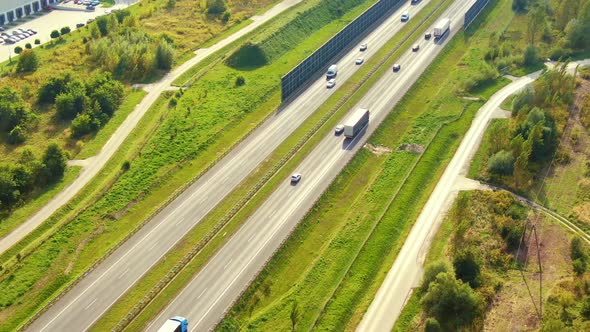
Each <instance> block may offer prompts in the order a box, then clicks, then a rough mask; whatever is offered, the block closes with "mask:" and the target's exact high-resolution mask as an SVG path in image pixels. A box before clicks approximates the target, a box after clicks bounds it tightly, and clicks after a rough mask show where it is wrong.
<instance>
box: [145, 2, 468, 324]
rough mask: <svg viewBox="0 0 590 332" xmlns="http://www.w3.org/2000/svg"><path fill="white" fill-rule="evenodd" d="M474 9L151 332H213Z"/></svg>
mask: <svg viewBox="0 0 590 332" xmlns="http://www.w3.org/2000/svg"><path fill="white" fill-rule="evenodd" d="M472 3H473V1H464V0H457V1H455V2H454V3H453V4H451V6H450V8H449V9H448V10H447V11H446V12H445V14H444V15H443V17H444V16H446V17H450V18H451V20H452V22H453V23H452V26H451V34H450V35H449V36H447V37H445V38H444V39H443V40H440V41H438V42H435V41H432V40H430V41H426V40H424V39H423V38H420V40H418V41H417V43H419V44H420V51H418V52H412V51H411V50H408V51H407V52H406V53H405V54H404V55H403V56H402V57H401V58H400V59H399V63H400V64H401V67H402V69H401V71H400V72H398V73H392V72H391V71H388V72H387V73H386V74H385V75H384V76H383V77H381V78H380V79H379V80H378V82H377V83H376V84H375V85H374V86H373V87H372V88H371V89H370V90H369V91H368V92H367V94H366V95H365V96H364V97H363V98H362V99H361V101H360V102H359V103H358V104H357V105H355V107H353V111H354V110H356V109H357V108H361V107H362V108H368V109H369V110H370V112H371V120H370V121H369V125H368V128H366V129H365V131H364V132H362V133H361V134H359V135H358V136H357V137H355V138H354V139H352V140H350V139H343V137H342V136H335V135H333V134H328V135H327V136H326V137H324V139H323V140H322V141H321V142H320V143H319V144H318V146H317V147H316V148H315V149H314V150H313V151H312V152H311V153H310V154H309V155H308V156H307V157H306V158H305V159H304V160H303V162H302V163H301V164H300V165H299V167H298V169H297V171H298V172H300V173H301V174H302V179H301V181H300V182H299V183H298V184H297V185H292V184H291V183H290V182H289V179H285V181H284V182H283V183H282V184H281V185H280V186H279V187H278V188H277V189H276V190H275V191H274V192H273V194H272V195H271V196H270V197H269V198H268V200H266V201H265V202H264V203H263V204H262V206H260V208H259V209H258V210H257V211H256V212H255V213H254V214H253V215H252V216H251V217H250V218H249V219H248V220H247V221H246V222H245V223H244V225H243V226H242V227H241V228H240V229H239V230H238V231H237V232H236V233H235V234H234V235H233V236H232V237H231V238H230V239H229V240H228V242H227V243H226V245H225V246H224V247H223V248H221V249H220V250H219V251H218V253H217V254H216V255H215V256H214V257H213V258H212V259H211V260H209V262H208V263H207V264H206V265H205V267H203V269H202V270H201V271H200V273H198V274H197V275H196V276H195V278H194V279H193V280H191V282H190V283H189V284H188V285H187V286H186V287H185V288H184V289H183V291H182V292H181V293H180V294H179V296H177V297H176V298H175V299H174V300H173V301H172V302H171V303H170V304H169V305H168V307H167V308H166V309H164V310H163V311H162V312H161V313H160V314H159V315H158V316H157V317H156V318H155V319H154V321H152V323H151V325H150V326H149V327H148V328H147V330H148V331H156V330H157V329H158V327H159V326H161V325H162V324H163V322H164V321H165V320H166V319H167V318H169V317H172V316H176V315H179V316H183V317H186V318H187V319H188V321H189V326H190V331H208V330H211V329H213V328H214V327H215V325H216V324H217V323H218V322H219V320H220V319H221V318H222V317H223V315H224V314H225V312H226V311H227V310H229V308H230V307H231V305H232V303H234V301H236V300H237V299H238V298H239V296H240V294H241V293H242V291H243V290H244V289H245V288H246V287H247V286H248V284H249V283H250V282H251V281H252V280H253V279H254V278H255V276H256V274H257V273H258V271H260V270H261V269H262V268H263V267H264V265H265V263H266V262H267V261H268V260H269V259H270V258H271V257H272V255H273V253H274V252H275V251H276V250H277V249H278V248H279V247H280V245H281V243H282V242H283V241H284V240H285V239H287V237H288V236H289V234H290V233H291V231H292V230H293V229H294V228H295V227H296V226H297V224H298V222H299V221H300V220H301V218H302V217H303V216H304V215H305V213H306V212H307V211H308V210H309V209H310V208H311V207H312V206H313V205H314V203H315V202H316V200H317V199H319V197H320V196H321V194H322V193H323V192H324V191H325V190H326V189H327V188H328V186H329V185H330V183H331V182H332V181H333V179H334V178H335V177H336V176H337V175H338V173H339V172H340V171H341V170H342V168H344V166H345V165H346V164H347V162H348V161H349V160H350V159H352V157H353V156H354V154H355V153H356V152H357V151H358V150H359V149H360V148H361V147H362V146H363V143H364V142H365V141H366V140H367V138H368V137H369V136H370V134H371V133H372V132H373V131H374V130H375V129H376V128H377V127H378V126H379V124H380V123H381V122H382V121H383V120H384V119H385V117H386V116H387V115H388V114H389V112H390V111H391V110H392V109H393V108H394V106H395V105H396V104H397V102H398V101H399V100H400V99H401V98H402V97H403V95H404V94H405V93H406V92H407V90H408V89H409V88H410V87H411V86H412V84H414V82H416V80H418V78H419V77H420V75H421V74H422V72H423V71H424V70H425V69H426V67H427V66H428V65H429V64H430V63H431V62H432V61H433V60H434V58H435V57H436V56H437V55H438V53H440V52H441V51H442V49H443V46H444V45H445V44H446V43H447V42H448V40H449V39H450V38H451V37H452V36H453V35H454V34H455V33H456V32H457V31H458V30H459V29H460V28H461V27H462V25H463V16H464V15H465V12H466V11H467V9H468V8H469V7H470V5H471V4H472Z"/></svg>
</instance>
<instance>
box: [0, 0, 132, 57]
mask: <svg viewBox="0 0 590 332" xmlns="http://www.w3.org/2000/svg"><path fill="white" fill-rule="evenodd" d="M138 1H139V0H122V1H117V4H116V5H115V6H113V7H109V8H103V7H102V6H100V5H99V6H97V7H96V9H95V10H94V11H90V10H86V9H85V7H86V6H85V5H76V4H74V0H71V1H69V2H67V3H60V4H58V6H57V7H58V8H63V9H54V10H52V11H50V12H43V15H40V16H31V17H29V19H28V20H27V21H25V22H23V23H21V24H19V25H17V26H14V27H10V28H9V29H8V28H7V27H5V28H7V29H6V31H4V32H5V33H7V34H9V35H13V31H16V30H18V29H24V30H28V29H32V30H34V31H36V32H37V34H34V35H32V36H30V37H27V38H25V39H23V40H20V41H18V42H16V43H14V44H5V43H2V44H0V62H4V61H6V60H8V59H9V57H10V56H12V57H14V56H15V55H16V54H15V53H14V48H15V47H16V46H20V47H22V48H23V49H24V48H25V44H27V43H30V44H31V45H32V46H33V47H38V46H39V45H35V43H34V42H35V39H39V40H40V41H41V44H44V43H46V42H48V41H50V40H51V37H50V34H51V31H53V30H58V31H59V30H60V29H61V28H63V27H65V26H68V27H70V29H72V31H74V30H76V24H78V23H84V24H86V23H87V21H88V20H89V19H94V18H96V17H97V16H100V15H105V12H106V13H108V12H110V11H112V10H116V9H121V8H125V7H127V6H129V5H131V4H133V3H135V2H138Z"/></svg>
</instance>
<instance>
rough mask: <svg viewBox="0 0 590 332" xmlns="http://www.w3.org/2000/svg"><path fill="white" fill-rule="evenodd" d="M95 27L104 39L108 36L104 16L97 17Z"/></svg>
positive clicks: (107, 26) (107, 27)
mask: <svg viewBox="0 0 590 332" xmlns="http://www.w3.org/2000/svg"><path fill="white" fill-rule="evenodd" d="M96 26H97V27H98V30H99V31H100V35H101V36H103V37H104V36H106V35H108V34H109V32H110V31H109V20H108V18H107V17H106V16H99V17H97V18H96Z"/></svg>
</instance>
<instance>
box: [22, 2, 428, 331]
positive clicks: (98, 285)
mask: <svg viewBox="0 0 590 332" xmlns="http://www.w3.org/2000/svg"><path fill="white" fill-rule="evenodd" d="M428 2H429V1H428V0H425V1H422V2H420V4H419V5H417V6H412V12H413V13H416V12H417V11H418V10H420V9H421V8H423V7H424V5H426V4H427V3H428ZM409 6H410V5H409V4H403V6H400V7H403V8H400V7H398V8H396V11H395V13H393V14H392V15H391V17H389V18H387V19H386V20H385V21H384V22H383V23H381V24H380V25H379V26H377V27H376V28H375V29H374V30H373V31H372V32H371V33H370V34H369V35H368V36H367V37H366V38H365V39H364V40H363V42H366V43H368V45H369V47H368V50H366V51H365V52H362V56H363V57H364V58H365V59H368V58H370V57H371V56H372V55H374V54H375V52H376V51H377V50H378V49H379V48H380V47H381V46H382V45H384V44H385V42H387V41H388V40H389V39H390V38H391V37H392V36H393V35H394V34H395V33H396V32H398V31H399V30H400V29H401V28H402V27H403V25H404V23H402V22H400V19H399V18H400V15H401V12H402V11H404V10H407V9H408V7H409ZM360 55H361V52H360V51H359V50H358V48H356V47H355V48H354V49H353V50H351V51H350V52H348V53H347V54H346V55H344V56H343V57H342V58H341V60H339V61H338V62H337V63H338V64H339V70H338V78H337V82H338V83H337V84H336V87H335V88H333V89H326V81H325V79H324V78H320V79H318V80H317V81H316V82H313V83H311V84H310V85H309V87H308V88H307V90H306V91H304V92H303V93H302V94H301V95H300V96H299V97H298V98H296V99H295V100H294V101H292V102H291V103H290V104H288V105H287V106H286V107H285V108H284V109H283V110H281V112H279V113H277V114H276V115H275V116H273V117H272V118H271V119H269V120H268V121H267V122H266V123H264V124H263V125H262V126H261V127H260V128H258V129H257V130H256V131H255V132H254V133H253V134H252V135H250V136H249V137H248V138H247V139H246V140H245V141H244V142H243V143H242V144H240V145H239V146H238V147H236V149H234V150H233V151H232V152H231V153H230V154H228V156H227V157H226V158H224V159H223V160H221V161H220V162H219V163H218V164H217V165H216V166H215V167H213V168H212V169H211V170H210V171H209V172H207V173H206V174H205V175H204V176H203V177H202V178H200V179H199V180H198V181H197V182H196V183H195V184H194V185H192V186H191V187H190V188H189V189H188V190H187V191H185V192H184V193H183V194H181V195H180V196H179V197H178V198H177V199H176V200H175V201H174V202H172V203H171V204H170V205H169V206H168V207H166V208H165V209H164V210H163V211H162V212H161V213H159V214H158V215H157V216H156V217H155V218H154V219H153V221H152V222H150V223H149V224H147V225H146V226H145V227H143V228H142V229H141V230H140V231H139V232H138V233H137V234H136V235H135V236H133V237H132V238H131V239H130V240H129V241H127V242H126V243H125V244H124V245H122V246H121V247H120V248H119V249H118V250H116V251H115V253H113V255H111V256H110V257H109V258H108V259H106V260H105V261H104V262H103V263H102V264H100V265H99V266H98V267H97V268H96V269H95V270H94V271H92V272H91V273H89V274H88V275H87V276H86V277H85V278H84V279H83V280H82V281H81V282H80V283H79V284H78V285H76V286H75V287H74V288H73V289H72V290H71V291H70V292H69V293H68V294H66V295H65V296H64V297H63V298H62V299H61V300H60V301H58V302H57V303H56V304H55V305H54V306H52V307H51V308H50V309H49V310H48V311H47V312H45V313H44V314H43V315H42V316H41V317H40V318H39V319H37V320H36V321H35V322H33V324H32V325H31V326H30V327H29V330H31V331H65V330H68V331H72V330H74V331H82V330H86V329H88V328H89V327H90V326H91V325H92V324H93V323H94V322H95V321H96V320H97V319H98V318H100V317H101V316H102V315H103V314H104V312H105V311H106V310H108V308H109V307H110V306H111V305H112V304H113V303H115V302H116V301H117V300H118V299H119V298H120V297H121V296H122V295H123V294H124V293H125V292H126V291H127V290H128V289H129V288H131V287H132V286H133V285H134V284H135V283H136V282H137V281H138V280H139V279H140V278H141V277H142V276H143V275H144V274H145V273H146V272H147V271H148V270H149V269H150V268H151V267H152V266H154V264H156V263H157V262H158V261H159V260H160V259H161V258H162V257H163V256H164V255H165V254H166V253H167V252H168V251H169V250H170V249H171V248H172V247H173V246H174V245H175V244H176V243H177V242H178V241H179V240H180V239H181V238H182V237H183V236H184V235H185V234H186V233H187V232H188V231H189V230H190V229H192V228H193V227H195V225H197V224H198V223H199V221H200V220H201V219H202V218H203V217H204V216H206V215H207V213H208V212H209V211H211V210H212V209H213V208H214V207H215V206H216V205H217V204H218V203H219V202H220V201H221V200H222V199H223V198H224V197H225V196H226V195H227V194H228V193H230V192H231V191H232V190H233V189H234V188H235V187H236V186H237V185H239V183H240V182H241V181H242V180H243V179H244V178H245V177H247V176H248V175H249V174H250V173H251V172H253V171H254V170H255V169H256V167H257V166H258V165H259V164H260V163H261V162H262V161H264V160H265V158H267V157H268V155H269V154H270V153H271V152H272V151H273V150H274V149H275V148H276V147H277V146H278V145H279V144H280V143H281V142H282V141H283V140H284V139H285V138H287V137H288V136H289V135H290V134H291V133H292V132H293V131H294V130H295V129H296V128H297V127H298V126H299V125H301V123H303V121H304V120H305V119H306V118H307V117H308V116H309V115H310V114H312V113H313V112H314V111H315V110H316V109H317V108H318V107H319V106H320V105H322V104H323V103H324V102H325V101H326V100H327V99H328V98H329V96H330V95H331V94H332V93H334V91H335V90H337V89H338V87H339V86H340V85H341V84H342V82H344V81H345V80H346V79H348V78H349V77H350V76H351V75H352V74H353V73H354V72H355V71H356V70H357V69H358V68H359V67H358V66H356V65H355V64H354V61H355V59H356V58H357V57H359V56H360ZM306 182H309V180H308V179H307V178H306V175H304V179H303V180H302V183H301V184H302V185H303V186H301V187H300V188H304V187H305V185H306ZM298 209H299V208H298ZM213 278H217V276H213Z"/></svg>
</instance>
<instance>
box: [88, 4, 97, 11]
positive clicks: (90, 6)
mask: <svg viewBox="0 0 590 332" xmlns="http://www.w3.org/2000/svg"><path fill="white" fill-rule="evenodd" d="M95 9H96V8H94V6H92V5H88V6H86V10H95Z"/></svg>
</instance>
